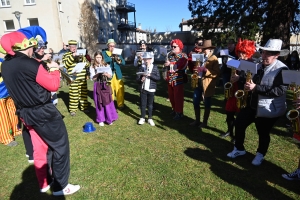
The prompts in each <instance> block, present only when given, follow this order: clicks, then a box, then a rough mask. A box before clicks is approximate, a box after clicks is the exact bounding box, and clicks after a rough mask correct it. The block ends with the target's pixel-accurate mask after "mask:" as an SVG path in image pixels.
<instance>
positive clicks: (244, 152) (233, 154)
mask: <svg viewBox="0 0 300 200" xmlns="http://www.w3.org/2000/svg"><path fill="white" fill-rule="evenodd" d="M245 154H246V151H245V150H244V151H239V150H237V148H236V147H234V148H233V151H232V152H230V153H228V154H227V156H228V157H230V158H236V157H238V156H243V155H245Z"/></svg>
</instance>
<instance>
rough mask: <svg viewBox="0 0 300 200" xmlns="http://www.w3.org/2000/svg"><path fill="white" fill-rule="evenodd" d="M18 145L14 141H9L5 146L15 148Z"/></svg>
mask: <svg viewBox="0 0 300 200" xmlns="http://www.w3.org/2000/svg"><path fill="white" fill-rule="evenodd" d="M17 145H18V143H17V142H16V141H14V140H13V141H11V142H10V143H8V144H7V145H6V146H9V147H15V146H17Z"/></svg>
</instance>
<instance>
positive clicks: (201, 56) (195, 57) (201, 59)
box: [192, 53, 204, 63]
mask: <svg viewBox="0 0 300 200" xmlns="http://www.w3.org/2000/svg"><path fill="white" fill-rule="evenodd" d="M197 59H198V60H200V62H201V63H203V62H204V54H203V53H201V54H199V53H193V54H192V61H197Z"/></svg>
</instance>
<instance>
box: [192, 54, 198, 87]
mask: <svg viewBox="0 0 300 200" xmlns="http://www.w3.org/2000/svg"><path fill="white" fill-rule="evenodd" d="M199 65H200V60H199V59H197V60H196V62H195V65H194V69H193V70H194V72H193V74H192V75H191V87H192V88H193V89H195V88H197V87H198V72H197V67H198V66H199Z"/></svg>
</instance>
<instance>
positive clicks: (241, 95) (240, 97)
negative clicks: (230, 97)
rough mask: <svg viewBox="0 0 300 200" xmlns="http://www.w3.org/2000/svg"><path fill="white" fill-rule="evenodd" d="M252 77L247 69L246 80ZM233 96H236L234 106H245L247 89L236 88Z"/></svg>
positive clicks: (248, 80)
mask: <svg viewBox="0 0 300 200" xmlns="http://www.w3.org/2000/svg"><path fill="white" fill-rule="evenodd" d="M251 78H252V74H251V72H250V71H249V70H247V72H246V82H247V83H249V82H250V80H251ZM234 96H235V97H236V98H237V102H236V106H237V107H238V108H239V109H240V108H246V106H247V99H248V91H247V90H245V89H244V90H238V91H236V92H235V94H234Z"/></svg>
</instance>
